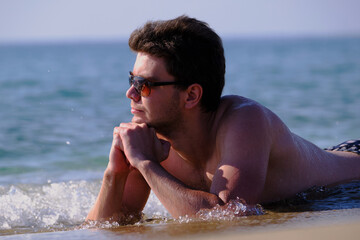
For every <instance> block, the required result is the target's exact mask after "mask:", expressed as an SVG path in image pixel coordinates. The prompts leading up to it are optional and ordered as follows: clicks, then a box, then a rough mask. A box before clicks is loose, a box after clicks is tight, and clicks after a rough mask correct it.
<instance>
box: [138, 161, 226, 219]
mask: <svg viewBox="0 0 360 240" xmlns="http://www.w3.org/2000/svg"><path fill="white" fill-rule="evenodd" d="M138 170H139V171H140V172H141V174H142V175H143V177H144V178H145V180H146V181H147V183H148V184H149V186H150V187H151V189H152V191H153V192H154V193H155V195H156V196H157V197H158V198H159V200H160V201H161V202H162V204H163V205H164V206H165V208H166V209H167V210H168V211H169V212H170V214H171V215H172V216H173V217H175V218H177V217H179V216H184V215H189V216H191V215H195V214H196V213H197V212H198V211H199V210H200V209H202V208H213V207H214V206H216V205H217V204H223V202H222V200H221V199H220V198H219V197H218V196H216V195H215V194H211V193H208V192H204V191H200V190H194V189H190V188H188V187H187V186H186V185H185V184H184V183H183V182H181V181H180V180H178V179H177V178H175V177H174V176H172V175H171V174H169V173H168V172H167V171H166V170H165V169H164V168H163V167H162V166H161V165H160V164H158V163H156V162H152V161H144V162H143V163H142V164H140V166H139V168H138Z"/></svg>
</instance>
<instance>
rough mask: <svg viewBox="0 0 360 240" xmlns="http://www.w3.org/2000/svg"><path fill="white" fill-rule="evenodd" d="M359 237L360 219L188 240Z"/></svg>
mask: <svg viewBox="0 0 360 240" xmlns="http://www.w3.org/2000/svg"><path fill="white" fill-rule="evenodd" d="M359 236H360V219H358V220H352V221H349V222H347V223H340V224H334V223H331V224H328V225H322V224H319V225H317V226H313V227H309V226H307V227H304V226H302V227H295V228H290V229H288V228H287V229H280V230H279V229H277V230H271V229H266V230H261V231H254V232H246V233H223V234H221V235H220V234H215V235H211V236H209V235H206V236H201V237H194V238H191V237H190V238H188V239H197V240H201V239H207V240H210V239H214V240H215V239H217V240H219V239H221V240H235V239H242V240H258V239H271V240H272V239H276V240H281V239H292V240H297V239H299V240H300V239H301V240H302V239H307V240H310V239H327V240H332V239H334V240H335V239H336V240H338V239H346V240H350V239H359Z"/></svg>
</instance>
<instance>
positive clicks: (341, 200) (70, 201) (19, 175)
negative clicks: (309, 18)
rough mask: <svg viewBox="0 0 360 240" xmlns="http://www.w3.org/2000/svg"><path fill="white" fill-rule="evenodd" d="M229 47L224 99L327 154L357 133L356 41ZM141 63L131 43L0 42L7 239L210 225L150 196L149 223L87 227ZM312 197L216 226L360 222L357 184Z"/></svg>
mask: <svg viewBox="0 0 360 240" xmlns="http://www.w3.org/2000/svg"><path fill="white" fill-rule="evenodd" d="M224 47H225V53H226V60H227V72H226V85H225V89H224V95H228V94H237V95H242V96H245V97H249V98H252V99H254V100H256V101H258V102H260V103H262V104H263V105H265V106H267V107H268V108H270V109H271V110H272V111H274V112H275V113H276V114H278V115H279V116H280V117H281V118H282V120H283V121H284V122H285V123H286V124H287V125H288V127H289V128H290V129H291V130H292V131H293V132H295V133H296V134H298V135H300V136H302V137H304V138H306V139H308V140H310V141H312V142H314V143H315V144H317V145H318V146H320V147H328V146H331V145H335V144H338V143H340V142H341V141H343V140H348V139H354V138H359V137H360V128H359V122H360V38H306V39H295V38H289V39H225V40H224ZM134 61H135V54H134V53H132V52H131V51H130V50H129V49H128V46H127V44H126V42H125V41H124V42H116V43H110V42H107V43H105V42H104V43H63V44H60V43H59V44H55V43H53V44H22V45H20V44H17V45H0V236H5V235H7V238H9V239H10V238H19V237H23V238H26V239H29V238H32V236H34V239H47V238H50V237H53V238H61V239H63V238H66V237H70V238H74V239H81V238H92V237H93V238H94V239H101V238H107V237H110V238H111V237H114V238H118V237H119V236H120V235H124V236H125V237H126V236H127V237H130V236H132V237H133V238H135V239H144V238H148V237H152V236H158V235H156V234H158V233H161V232H162V233H163V236H173V235H175V236H178V235H176V234H180V233H176V231H179V230H176V231H175V230H174V229H179V226H181V227H180V229H182V230H181V231H182V232H183V233H184V232H188V233H190V234H198V233H199V232H204V231H208V230H209V229H210V228H209V227H205V226H209V222H206V221H205V222H206V223H203V222H201V221H199V222H196V221H195V223H194V220H191V219H190V220H189V219H186V220H181V221H175V220H173V219H172V218H171V217H170V215H169V214H168V212H167V211H166V210H165V209H164V208H163V206H161V204H160V202H159V201H158V199H157V198H156V197H155V196H154V195H153V194H151V196H150V199H149V202H148V204H147V205H146V207H145V210H144V214H145V216H146V219H147V220H146V221H144V222H141V223H138V224H136V225H132V226H124V227H117V226H110V227H106V226H102V229H112V230H111V231H104V230H99V231H100V232H99V231H95V230H94V231H89V230H86V229H87V228H89V227H82V225H81V224H82V223H83V221H84V219H85V217H86V215H87V213H88V211H89V209H90V208H91V206H92V205H93V203H94V201H95V198H96V196H97V194H98V191H99V189H100V186H101V179H102V174H103V171H104V169H105V167H106V164H107V155H108V152H109V149H110V144H111V140H112V130H113V127H114V126H116V125H118V124H119V123H120V122H127V121H130V120H131V113H130V108H129V104H130V101H129V100H128V99H127V98H126V96H125V92H126V90H127V89H128V81H127V76H128V71H129V70H131V69H132V66H133V63H134ZM315 193H316V194H315V195H316V197H313V196H314V194H310V195H309V194H303V195H301V196H299V199H297V200H296V201H295V202H296V203H294V202H287V203H284V204H285V206H286V211H282V209H283V207H282V206H280V207H279V206H277V207H275V208H273V207H270V208H268V210H267V209H266V208H265V214H264V215H262V216H253V217H247V218H246V219H245V220H244V219H240V220H236V221H235V220H234V221H231V223H229V221H227V224H223V223H219V222H217V221H215V222H214V221H213V219H212V220H211V221H210V222H211V223H212V225H211V224H210V226H212V227H215V229H220V230H227V229H229V228H231V229H243V228H244V229H248V228H250V227H251V226H253V225H256V226H258V227H259V226H260V227H263V226H268V225H271V224H270V223H272V222H273V220H274V219H276V221H275V222H276V224H278V225H286V224H287V223H291V222H295V220H294V219H296V220H299V221H300V222H301V221H302V222H306V221H305V220H308V219H309V218H311V219H315V220H316V219H325V218H327V219H328V218H336V216H346V217H349V216H353V215H354V216H359V215H360V184H359V182H353V183H349V184H345V185H342V186H340V187H338V188H336V189H335V190H334V189H332V190H329V189H325V190H324V189H320V190H319V189H318V190H316V191H315ZM318 195H321V196H320V197H319V196H318ZM309 196H311V197H309ZM294 206H295V207H294ZM274 209H275V210H274ZM334 211H335V212H334ZM336 211H337V212H336ZM284 212H287V213H284ZM289 212H290V213H289ZM279 214H280V215H279ZM309 216H310V217H309ZM189 222H190V223H192V224H190V225H188V224H189ZM244 222H245V223H244ZM79 229H83V230H79ZM114 229H115V230H114ZM194 229H195V230H194ZM196 229H197V230H196ZM220 230H219V231H220ZM174 231H175V233H174ZM132 232H135V233H136V235H131V233H132ZM33 233H39V234H33ZM19 234H20V235H19ZM35 236H36V237H35Z"/></svg>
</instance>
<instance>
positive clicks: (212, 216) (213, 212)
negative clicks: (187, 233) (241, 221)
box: [179, 198, 264, 223]
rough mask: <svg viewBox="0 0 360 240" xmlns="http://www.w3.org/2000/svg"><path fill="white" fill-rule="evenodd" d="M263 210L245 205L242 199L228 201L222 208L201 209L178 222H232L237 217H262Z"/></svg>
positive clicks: (259, 206) (257, 206)
mask: <svg viewBox="0 0 360 240" xmlns="http://www.w3.org/2000/svg"><path fill="white" fill-rule="evenodd" d="M262 214H264V210H263V208H262V206H261V205H259V204H256V205H249V204H246V203H245V201H244V200H243V199H240V198H236V199H233V200H230V201H229V202H228V203H227V204H225V205H224V206H220V205H216V206H215V207H213V208H211V209H201V210H200V211H199V212H197V213H196V215H195V217H188V216H185V217H180V218H179V222H186V223H187V222H191V221H199V220H200V221H232V220H234V219H236V218H239V217H244V216H250V215H262Z"/></svg>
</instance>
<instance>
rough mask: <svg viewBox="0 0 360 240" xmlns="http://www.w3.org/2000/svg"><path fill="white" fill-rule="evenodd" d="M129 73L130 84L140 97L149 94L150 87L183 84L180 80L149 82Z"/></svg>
mask: <svg viewBox="0 0 360 240" xmlns="http://www.w3.org/2000/svg"><path fill="white" fill-rule="evenodd" d="M129 73H130V75H129V84H130V86H134V88H135V90H136V92H137V93H138V94H140V95H141V96H142V97H147V96H149V95H150V92H151V87H157V86H166V85H180V84H184V83H182V82H151V81H149V80H147V79H146V78H143V77H139V76H134V74H133V73H132V72H129Z"/></svg>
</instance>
